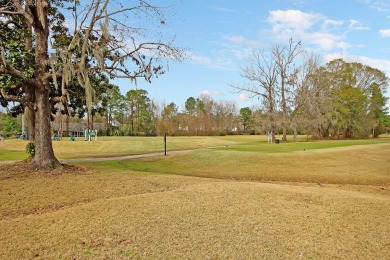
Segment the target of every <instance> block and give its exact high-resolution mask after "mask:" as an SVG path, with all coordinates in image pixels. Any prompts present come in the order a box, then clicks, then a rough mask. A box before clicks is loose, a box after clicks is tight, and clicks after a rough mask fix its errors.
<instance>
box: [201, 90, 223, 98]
mask: <svg viewBox="0 0 390 260" xmlns="http://www.w3.org/2000/svg"><path fill="white" fill-rule="evenodd" d="M200 95H206V96H209V97H219V96H222V92H221V91H218V90H214V91H212V90H203V91H202V92H201V93H200Z"/></svg>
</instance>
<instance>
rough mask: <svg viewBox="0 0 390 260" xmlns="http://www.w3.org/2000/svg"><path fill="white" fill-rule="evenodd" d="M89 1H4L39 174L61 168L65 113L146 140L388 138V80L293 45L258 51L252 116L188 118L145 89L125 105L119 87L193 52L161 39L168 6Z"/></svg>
mask: <svg viewBox="0 0 390 260" xmlns="http://www.w3.org/2000/svg"><path fill="white" fill-rule="evenodd" d="M81 2H82V1H75V0H65V1H58V0H40V1H32V0H27V1H25V0H12V1H11V0H0V3H1V4H0V93H1V95H0V104H1V105H2V106H4V107H7V108H8V107H9V106H11V108H10V109H9V111H8V112H9V114H11V115H12V116H17V115H18V114H21V113H24V114H25V115H26V124H27V125H28V129H29V131H30V138H31V142H33V143H34V145H35V156H34V158H33V160H32V162H33V164H34V166H35V168H45V169H54V168H56V167H61V164H60V163H59V162H58V160H57V159H56V157H55V155H54V152H53V146H52V142H51V134H52V133H51V131H52V130H51V121H52V120H54V119H55V115H56V114H58V113H61V114H64V115H67V116H69V117H74V116H78V117H84V116H85V117H87V122H88V128H92V127H91V126H92V125H93V123H94V118H95V117H96V115H99V114H100V115H104V119H105V120H106V125H107V126H108V127H109V128H108V129H107V132H108V133H111V132H112V131H114V130H115V128H116V130H117V131H121V132H124V133H130V134H141V133H144V134H145V135H158V134H162V133H163V132H164V133H168V134H179V133H180V134H184V133H186V134H195V135H200V134H213V133H216V132H218V131H219V132H222V131H225V132H229V131H232V129H236V128H237V127H238V125H237V124H242V125H243V126H244V128H245V130H246V131H249V129H252V130H255V131H258V132H259V131H260V132H261V131H265V130H266V131H272V132H273V133H274V134H275V133H276V132H277V131H278V130H279V129H281V132H282V133H283V138H284V139H285V140H287V133H288V131H292V132H293V133H294V134H297V133H298V132H301V133H306V134H311V135H313V136H314V137H317V138H324V137H329V136H331V137H334V136H337V137H339V136H340V135H343V136H344V137H348V138H354V137H366V136H368V135H369V134H370V133H372V134H374V135H377V134H378V133H380V132H381V129H382V128H383V126H384V125H385V122H386V118H387V117H386V109H385V102H386V98H385V97H384V92H385V90H386V88H387V86H388V78H387V77H386V75H385V74H384V73H383V72H381V71H379V70H377V69H374V68H371V67H369V66H366V65H363V64H360V63H348V62H345V61H343V60H335V61H332V62H330V63H328V64H326V65H325V66H320V65H319V64H320V62H319V61H318V59H317V58H315V57H314V56H311V55H307V52H306V51H305V50H304V49H303V48H302V47H301V43H300V42H294V41H293V40H292V39H291V40H290V41H289V43H288V44H287V45H286V46H284V45H274V46H273V47H272V48H271V49H270V50H259V51H254V52H253V55H252V56H251V58H250V59H249V60H248V64H247V66H246V67H245V68H243V69H242V71H241V75H242V77H243V79H245V82H244V83H243V84H237V85H232V87H233V88H234V89H236V90H237V91H245V92H247V93H249V94H250V96H252V97H257V98H259V100H260V101H261V102H260V106H259V108H256V109H253V108H248V109H244V110H243V111H242V115H243V116H241V115H240V113H239V112H238V111H237V106H236V105H235V104H234V102H229V101H226V102H221V101H218V102H217V101H214V100H212V99H210V98H209V97H207V96H204V97H199V98H189V100H187V102H186V105H185V107H186V108H185V110H184V111H180V112H179V111H178V107H177V105H175V104H174V103H169V104H163V105H158V104H156V103H155V102H153V101H152V100H149V98H148V97H147V92H145V91H143V90H133V91H130V92H128V93H126V95H125V96H124V97H123V96H122V95H121V94H120V92H119V91H118V88H117V87H116V86H114V85H112V84H110V80H112V79H115V78H127V79H129V80H130V81H131V82H132V83H134V82H136V81H137V80H139V79H142V80H146V81H147V82H151V81H152V79H153V78H154V77H158V76H160V75H162V74H164V73H165V71H164V67H165V65H166V62H167V60H168V59H175V60H183V59H184V58H185V50H183V49H182V48H178V47H175V46H174V45H173V43H172V38H173V37H172V38H168V37H167V36H166V35H167V34H165V33H162V32H163V31H164V30H163V29H164V27H165V26H166V24H167V23H166V17H165V16H164V15H165V14H164V8H159V7H157V6H155V5H153V4H151V3H148V1H145V0H142V1H141V0H137V1H127V2H126V1H115V0H91V1H86V2H83V3H81ZM69 17H72V18H71V19H72V22H71V23H69V22H68V23H67V21H66V19H67V18H69ZM146 21H147V22H146ZM66 24H72V28H69V26H66ZM240 117H241V119H240ZM244 117H245V119H244ZM239 120H241V121H242V122H241V123H240V122H239Z"/></svg>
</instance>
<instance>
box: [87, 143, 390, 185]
mask: <svg viewBox="0 0 390 260" xmlns="http://www.w3.org/2000/svg"><path fill="white" fill-rule="evenodd" d="M319 145H321V143H318V144H317V143H313V144H310V143H305V146H306V147H314V146H317V149H313V150H312V149H309V150H306V151H303V150H301V151H296V152H286V150H285V149H284V148H285V147H286V146H290V147H289V148H288V149H289V150H290V151H291V150H292V151H294V150H296V147H299V146H301V144H283V145H280V146H276V145H270V146H269V147H270V150H271V151H270V152H268V153H267V152H264V151H263V150H265V149H266V148H264V147H267V145H262V146H263V147H261V146H260V148H257V147H255V148H253V147H252V146H251V145H248V146H247V145H242V146H236V147H224V148H214V149H201V150H197V151H193V152H191V153H186V154H180V155H175V156H168V157H152V158H141V159H133V160H126V161H120V162H118V161H107V162H97V163H94V165H98V167H105V166H107V167H108V168H107V170H109V169H110V167H111V168H118V169H119V170H123V171H132V170H134V171H142V172H154V173H168V174H179V175H190V176H198V177H209V178H223V179H226V178H230V179H246V180H260V181H283V182H314V183H333V184H369V185H382V184H390V160H389V159H388V158H389V152H390V143H383V144H376V145H355V146H347V147H334V146H335V145H336V143H335V142H333V143H324V145H325V147H329V146H330V145H333V148H327V149H320V148H319V147H318V146H319ZM275 147H277V148H275ZM275 149H280V150H279V152H275ZM258 150H261V151H258ZM280 151H284V152H280ZM90 167H94V166H93V165H92V164H91V165H90ZM110 170H112V169H110Z"/></svg>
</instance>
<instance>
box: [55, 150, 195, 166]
mask: <svg viewBox="0 0 390 260" xmlns="http://www.w3.org/2000/svg"><path fill="white" fill-rule="evenodd" d="M194 150H197V149H189V150H176V151H167V155H173V154H180V153H188V152H191V151H194ZM157 156H164V152H158V153H145V154H133V155H125V156H116V157H96V158H94V157H89V158H76V159H59V161H60V163H77V162H103V161H121V160H128V159H137V158H146V157H157Z"/></svg>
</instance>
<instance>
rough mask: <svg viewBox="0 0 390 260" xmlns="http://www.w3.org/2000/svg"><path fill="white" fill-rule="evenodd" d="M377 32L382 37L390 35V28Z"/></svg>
mask: <svg viewBox="0 0 390 260" xmlns="http://www.w3.org/2000/svg"><path fill="white" fill-rule="evenodd" d="M379 34H380V35H381V36H382V37H390V29H384V30H379Z"/></svg>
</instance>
